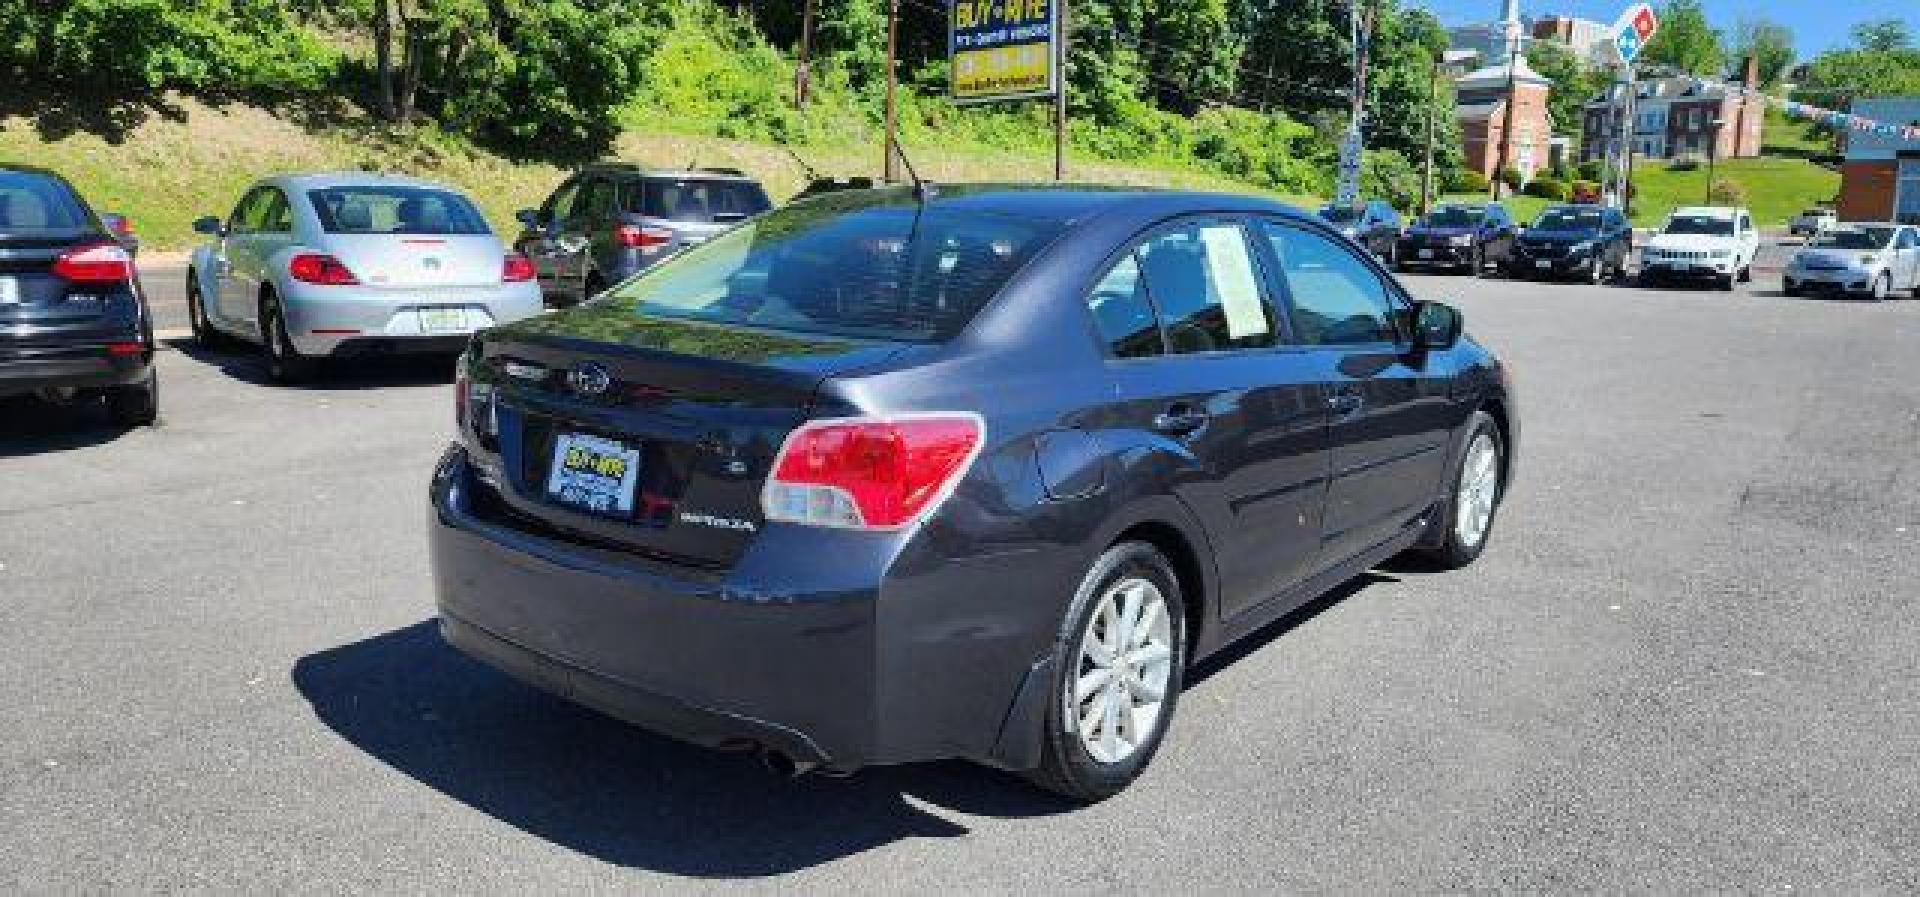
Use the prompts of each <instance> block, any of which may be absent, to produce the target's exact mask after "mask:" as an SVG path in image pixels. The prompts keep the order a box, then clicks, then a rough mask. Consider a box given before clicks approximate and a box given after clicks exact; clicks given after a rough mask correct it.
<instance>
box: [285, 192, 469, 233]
mask: <svg viewBox="0 0 1920 897" xmlns="http://www.w3.org/2000/svg"><path fill="white" fill-rule="evenodd" d="M307 198H308V199H309V200H312V202H313V211H314V213H315V214H316V215H318V216H319V217H320V227H321V228H322V229H324V230H325V231H326V232H327V233H330V234H427V235H440V236H460V235H471V234H490V233H492V232H493V231H492V229H490V228H489V227H487V219H486V218H485V217H483V216H481V214H480V210H479V209H476V208H474V207H473V203H471V202H469V201H468V200H467V198H466V197H464V196H461V195H460V194H458V193H454V192H451V191H447V190H436V189H433V188H431V187H325V188H322V189H319V190H309V191H307Z"/></svg>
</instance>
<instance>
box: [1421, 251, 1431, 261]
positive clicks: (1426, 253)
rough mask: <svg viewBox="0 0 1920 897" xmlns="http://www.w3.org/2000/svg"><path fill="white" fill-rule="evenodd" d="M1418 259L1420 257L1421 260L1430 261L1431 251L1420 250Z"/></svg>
mask: <svg viewBox="0 0 1920 897" xmlns="http://www.w3.org/2000/svg"><path fill="white" fill-rule="evenodd" d="M1420 257H1421V258H1423V259H1430V258H1433V250H1431V249H1422V250H1420Z"/></svg>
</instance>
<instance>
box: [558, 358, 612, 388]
mask: <svg viewBox="0 0 1920 897" xmlns="http://www.w3.org/2000/svg"><path fill="white" fill-rule="evenodd" d="M567 385H568V386H570V387H572V388H573V391H574V392H577V393H579V394H581V395H583V396H597V395H600V394H602V393H604V392H606V391H607V387H609V386H612V385H613V376H612V375H611V374H608V373H607V369H606V368H604V367H601V366H600V365H598V364H595V363H594V362H591V361H583V362H581V363H579V364H576V365H574V366H573V370H571V371H568V372H567Z"/></svg>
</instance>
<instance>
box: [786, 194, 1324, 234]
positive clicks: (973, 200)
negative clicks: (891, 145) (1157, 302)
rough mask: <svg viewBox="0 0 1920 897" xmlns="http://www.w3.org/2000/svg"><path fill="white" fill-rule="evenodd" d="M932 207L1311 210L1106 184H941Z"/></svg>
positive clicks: (848, 199)
mask: <svg viewBox="0 0 1920 897" xmlns="http://www.w3.org/2000/svg"><path fill="white" fill-rule="evenodd" d="M932 186H933V190H934V195H933V196H932V197H931V198H930V199H928V200H927V203H926V206H927V208H928V209H930V210H940V209H945V210H952V211H958V212H973V213H979V214H987V215H1004V216H1009V217H1021V218H1030V219H1039V220H1046V221H1051V222H1054V223H1057V224H1062V225H1067V224H1076V223H1079V222H1082V221H1086V220H1089V219H1091V218H1094V217H1096V216H1102V215H1109V214H1114V215H1119V214H1130V215H1136V216H1139V217H1142V218H1150V217H1160V216H1165V215H1178V214H1182V213H1187V212H1227V213H1234V212H1258V213H1264V214H1273V215H1280V216H1286V217H1291V218H1296V219H1300V220H1307V219H1308V218H1310V217H1311V216H1309V215H1308V214H1307V213H1305V212H1302V211H1301V210H1299V209H1297V208H1294V207H1292V206H1289V205H1285V204H1283V203H1280V202H1278V201H1275V200H1271V199H1265V198H1262V197H1258V196H1251V195H1247V194H1241V193H1212V192H1206V191H1193V190H1160V189H1154V188H1147V187H1125V186H1108V185H1101V184H937V185H932ZM912 198H913V188H912V187H881V188H876V189H873V190H844V191H836V192H833V193H826V194H822V195H819V196H815V197H811V198H808V199H803V200H798V201H797V202H801V203H823V204H845V207H846V208H847V210H849V211H852V210H854V209H857V208H863V207H869V206H879V205H889V204H899V203H903V202H911V201H912Z"/></svg>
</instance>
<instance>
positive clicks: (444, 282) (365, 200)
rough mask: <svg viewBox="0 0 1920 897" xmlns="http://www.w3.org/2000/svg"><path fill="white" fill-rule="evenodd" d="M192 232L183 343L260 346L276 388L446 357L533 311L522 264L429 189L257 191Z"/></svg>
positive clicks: (316, 184)
mask: <svg viewBox="0 0 1920 897" xmlns="http://www.w3.org/2000/svg"><path fill="white" fill-rule="evenodd" d="M194 230H196V231H199V232H200V233H203V234H206V235H208V236H210V237H212V238H213V239H212V241H211V242H209V243H208V244H207V245H205V246H202V247H200V248H199V249H197V250H195V251H194V253H193V258H192V261H191V263H190V264H191V267H190V268H189V269H188V272H187V304H188V314H189V317H190V320H191V322H192V324H193V333H194V337H195V339H196V340H197V341H199V342H201V343H202V344H210V343H218V342H221V341H224V340H226V339H228V338H238V339H241V340H245V341H248V342H253V343H258V344H259V345H260V346H261V348H262V350H263V351H264V353H265V355H266V359H267V364H268V370H269V372H270V373H271V374H272V376H273V378H274V379H275V380H279V381H282V382H288V381H297V380H301V379H304V378H305V377H307V376H309V375H311V374H312V373H313V371H314V368H315V365H316V364H317V363H318V362H319V361H321V360H323V359H327V358H340V357H350V356H357V355H367V354H377V353H393V352H423V353H446V354H454V353H457V352H459V351H460V350H461V349H463V348H465V346H466V343H467V339H468V337H469V336H471V335H472V334H473V332H474V331H476V330H480V329H482V328H485V327H491V326H493V325H495V324H504V323H507V322H509V321H515V320H519V319H521V318H525V317H529V316H531V315H535V314H538V313H539V312H540V310H541V302H540V287H539V285H538V284H537V283H535V281H534V268H533V263H532V262H530V261H528V260H527V258H526V257H525V256H522V255H519V254H517V253H512V252H509V251H508V250H507V248H506V246H505V244H503V243H502V242H501V241H500V238H499V237H498V236H496V235H495V234H494V232H493V229H492V228H491V227H489V226H488V225H487V222H486V219H485V218H484V217H483V216H482V215H481V214H480V211H479V209H477V208H475V207H474V205H473V202H472V201H471V200H469V199H467V197H466V196H464V195H462V194H461V193H460V192H459V191H457V190H455V189H453V188H451V187H447V186H444V185H441V184H435V183H432V182H429V181H422V180H415V179H412V178H404V177H394V176H389V175H380V174H371V173H367V172H345V173H338V174H305V175H283V176H280V177H271V178H266V179H264V180H261V181H259V182H258V183H256V184H254V185H253V187H251V188H250V189H248V190H247V192H246V193H245V195H243V196H242V197H241V199H240V202H239V204H238V205H236V206H234V209H233V212H232V214H230V215H228V216H227V218H226V220H224V221H222V220H221V219H218V218H214V217H206V218H201V219H200V220H198V221H195V222H194Z"/></svg>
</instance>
